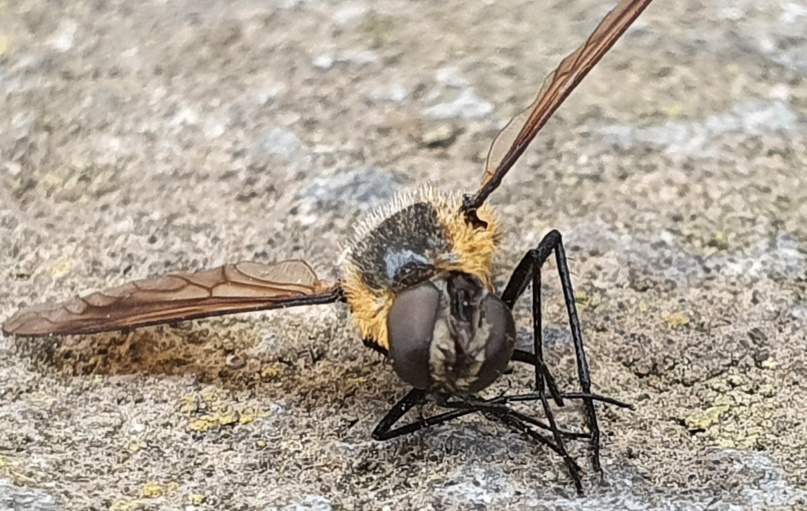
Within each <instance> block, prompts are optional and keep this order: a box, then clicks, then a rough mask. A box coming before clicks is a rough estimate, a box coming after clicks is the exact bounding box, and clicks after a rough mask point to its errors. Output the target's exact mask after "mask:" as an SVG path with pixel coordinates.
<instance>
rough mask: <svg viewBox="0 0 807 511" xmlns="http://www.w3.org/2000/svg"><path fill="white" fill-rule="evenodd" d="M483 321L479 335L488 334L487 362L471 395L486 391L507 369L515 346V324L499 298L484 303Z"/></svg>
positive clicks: (486, 340)
mask: <svg viewBox="0 0 807 511" xmlns="http://www.w3.org/2000/svg"><path fill="white" fill-rule="evenodd" d="M481 309H482V317H481V322H480V325H479V328H478V329H477V335H483V333H487V339H485V361H484V362H483V363H482V367H480V368H479V373H478V377H477V380H476V382H475V383H474V385H473V388H472V389H471V391H472V392H476V391H479V390H481V389H484V388H485V387H487V386H488V385H490V384H491V383H493V382H494V381H495V380H496V379H497V378H498V377H499V376H500V375H501V374H502V373H503V372H504V370H505V369H507V364H508V362H509V361H510V357H512V356H513V349H514V348H515V345H516V323H515V321H514V320H513V313H512V312H510V309H508V308H507V306H506V305H505V304H504V302H502V301H501V300H500V299H499V297H497V296H496V295H493V294H488V295H487V296H485V298H484V299H483V300H482V307H481Z"/></svg>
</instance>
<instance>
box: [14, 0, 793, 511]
mask: <svg viewBox="0 0 807 511" xmlns="http://www.w3.org/2000/svg"><path fill="white" fill-rule="evenodd" d="M611 4H612V2H610V1H594V0H575V1H542V2H534V1H530V2H528V1H521V0H514V1H498V2H495V1H487V2H466V1H460V0H449V1H446V2H408V1H404V0H385V1H383V2H381V1H379V2H369V1H368V2H350V1H348V2H324V1H314V0H310V1H306V0H299V1H294V0H269V1H258V0H243V1H223V0H211V1H207V2H198V1H193V0H175V1H172V2H157V1H154V2H129V1H124V0H118V1H109V2H90V1H79V0H77V1H72V2H62V3H54V2H46V1H45V0H15V1H5V2H0V239H1V240H2V243H0V283H1V284H0V318H5V317H7V316H8V315H10V314H12V313H13V312H14V311H15V310H16V309H17V307H18V306H21V305H25V304H30V303H33V302H39V301H42V300H60V299H64V298H67V297H69V296H71V295H73V294H74V293H78V292H82V291H85V290H90V289H96V288H101V287H107V286H110V285H115V284H119V283H122V282H124V281H126V280H128V279H132V278H135V277H143V276H147V275H155V274H158V273H161V272H164V271H168V270H178V269H198V268H202V267H208V266H212V265H217V264H221V263H224V262H228V261H237V260H241V259H257V260H260V261H268V260H273V259H282V258H289V257H301V256H302V257H306V258H309V259H310V260H311V261H312V262H313V264H314V266H315V267H316V268H317V270H318V271H319V272H320V273H321V275H323V276H327V277H331V276H333V275H334V273H333V268H334V261H335V259H336V256H337V254H338V251H339V249H340V247H341V244H340V243H341V241H342V240H344V239H345V238H346V237H347V236H348V234H349V232H350V229H351V226H352V225H353V224H354V223H355V221H356V218H357V216H356V215H358V214H362V213H364V212H366V211H367V209H368V207H369V206H370V204H369V203H370V202H372V201H379V200H385V199H386V198H388V197H390V196H391V195H392V194H394V193H396V192H398V191H399V190H401V189H405V188H407V187H411V186H416V185H417V184H418V183H423V182H427V181H430V182H432V183H434V184H435V186H437V187H440V188H443V189H447V190H458V191H465V190H471V189H472V188H473V186H474V184H475V183H476V182H477V180H478V178H479V176H480V175H481V165H482V160H483V159H484V155H485V153H486V150H487V147H488V145H489V142H490V140H491V139H492V137H493V136H494V134H495V133H496V131H497V129H498V128H500V127H501V126H502V125H503V124H504V122H506V120H507V119H508V118H509V117H510V116H512V115H513V114H515V113H516V112H517V111H518V110H519V109H520V108H523V106H525V105H526V104H528V103H529V102H530V100H531V99H532V97H533V96H534V94H535V92H536V90H537V88H538V87H539V85H540V83H541V80H542V78H543V76H544V75H545V74H546V73H547V72H548V71H549V70H550V68H551V67H552V66H554V65H555V64H556V63H557V62H558V61H559V59H560V58H561V57H562V56H564V55H565V54H566V53H568V52H569V51H571V50H572V49H573V48H574V47H575V46H576V45H577V44H578V43H579V42H580V41H581V40H582V39H583V38H584V37H585V35H586V34H587V33H588V32H589V31H590V30H591V28H592V27H593V26H594V24H595V23H596V21H597V20H599V19H600V18H601V17H602V16H603V15H604V14H605V12H606V11H607V10H608V9H609V8H610V7H611ZM805 34H807V4H805V3H804V1H803V0H796V1H793V0H774V1H767V2H758V1H752V0H739V1H736V0H731V1H729V0H713V1H711V2H698V1H696V0H683V1H680V2H656V4H655V5H652V6H651V7H650V8H649V10H648V12H647V13H645V15H643V17H642V18H641V19H640V20H639V22H638V23H637V24H636V27H635V28H634V29H633V30H632V31H631V32H630V33H629V34H628V35H627V36H626V38H625V39H624V40H623V41H622V42H620V43H619V44H618V45H617V47H616V48H615V49H614V50H613V51H612V52H611V54H610V55H608V56H607V57H606V58H605V60H604V62H603V63H602V64H601V65H600V66H599V68H598V69H596V70H595V71H594V72H593V73H592V75H591V76H590V77H589V78H588V80H587V81H586V82H585V83H584V84H583V86H581V87H580V88H579V90H578V91H577V92H575V94H574V95H573V96H572V97H571V98H570V101H569V102H568V104H567V105H565V106H564V107H563V108H562V109H561V111H560V112H559V113H558V115H557V116H556V118H555V119H554V120H553V121H552V122H551V123H550V124H549V125H548V126H547V127H546V129H545V130H544V132H543V133H542V134H541V136H540V137H539V138H538V139H537V140H536V141H535V143H534V144H533V146H532V147H531V149H530V150H529V151H528V152H527V154H526V155H525V156H524V158H523V159H522V162H521V163H520V165H519V166H518V167H517V168H516V170H514V171H513V173H512V174H511V175H510V176H508V178H507V179H506V181H505V183H504V185H503V186H502V188H501V189H500V190H499V191H497V192H496V193H495V194H494V196H493V198H492V201H493V203H494V204H495V205H498V206H499V211H500V214H501V217H502V223H503V226H504V230H505V233H506V235H505V237H504V240H503V246H502V250H501V252H500V254H499V257H498V259H497V268H498V270H497V275H499V279H498V283H499V284H501V283H503V282H504V281H505V279H506V276H507V274H508V269H510V268H512V266H513V265H514V264H515V263H516V262H517V260H518V259H519V257H520V256H521V254H522V253H523V251H524V250H525V249H526V248H527V247H529V246H531V245H534V244H535V243H537V241H538V239H539V238H540V236H541V234H542V233H544V232H546V231H547V230H548V229H549V228H552V227H555V228H558V229H560V230H561V231H562V232H563V233H564V234H565V239H566V243H567V247H568V248H567V249H568V252H569V256H570V258H571V261H570V265H571V267H572V269H573V272H574V282H575V284H576V286H577V291H578V301H579V302H580V305H581V308H582V319H583V322H584V329H585V334H586V338H587V343H588V350H589V355H590V358H591V366H592V372H593V375H594V381H595V387H596V389H597V391H599V392H601V393H604V394H609V395H612V396H615V397H618V398H620V399H624V400H627V401H630V402H633V403H635V404H636V405H637V406H638V409H637V411H636V412H634V413H628V412H622V411H618V410H613V409H609V410H605V409H603V413H602V416H603V419H602V422H603V423H602V426H603V428H604V430H605V432H606V434H605V438H604V445H605V448H604V452H603V456H604V465H605V480H606V482H605V484H603V485H600V484H598V482H597V481H596V479H595V478H594V477H591V476H589V477H587V479H586V481H585V483H586V487H587V490H588V494H587V496H586V497H585V498H576V497H575V496H574V492H573V490H572V487H571V485H570V482H569V480H568V477H567V476H566V472H565V470H564V468H563V464H562V463H561V462H560V460H559V459H558V458H557V457H556V456H554V455H552V454H551V453H549V452H547V451H546V450H544V449H541V448H539V447H536V446H533V445H532V444H530V443H528V442H527V441H525V440H524V439H523V438H522V437H520V436H519V435H517V434H515V433H512V432H510V431H506V430H503V429H502V428H501V427H500V426H498V425H495V424H491V423H488V422H487V421H485V420H484V419H483V418H482V417H471V418H468V419H467V420H465V421H460V422H457V423H454V424H451V425H446V426H443V427H440V428H437V429H435V430H433V431H427V432H423V433H421V434H417V435H413V436H411V437H409V438H405V439H401V440H397V441H391V442H388V443H377V442H373V441H371V440H370V439H369V435H370V431H371V430H372V428H373V426H374V424H375V422H376V421H377V420H378V419H379V418H380V417H381V416H382V415H383V414H384V413H385V411H386V410H387V407H388V406H389V405H390V404H391V403H393V402H394V401H395V400H396V399H398V398H399V397H400V396H401V395H402V394H403V393H404V392H405V387H404V386H403V384H402V383H401V382H400V381H398V380H397V379H396V377H395V376H394V374H393V373H392V371H391V369H390V368H389V366H388V365H387V364H386V363H384V361H383V360H381V359H380V358H379V357H378V356H376V355H374V354H373V353H372V352H370V351H369V350H367V349H365V348H364V347H363V346H362V345H361V343H360V342H359V341H358V339H357V338H356V334H355V332H354V331H353V329H352V327H350V326H349V323H347V311H346V310H345V309H344V308H343V307H339V306H326V307H319V308H312V309H307V310H294V311H288V312H282V313H266V314H254V315H247V316H239V317H228V318H221V319H216V320H210V321H200V322H197V323H193V324H187V325H181V327H180V328H170V327H162V328H151V329H145V330H142V331H138V332H135V333H132V334H130V335H119V334H109V335H96V336H85V337H74V338H66V339H54V340H21V339H18V340H15V339H11V338H3V339H0V355H1V356H0V507H2V508H3V509H65V510H80V509H81V510H85V509H113V510H119V511H122V510H133V509H143V510H150V509H155V510H156V509H160V510H174V509H183V510H205V509H229V510H253V509H255V510H268V509H282V510H302V509H310V510H314V509H316V510H327V509H415V508H419V509H452V508H461V509H486V508H491V509H494V508H495V509H501V508H504V507H510V508H513V509H568V510H583V509H606V510H609V509H614V510H616V509H626V508H630V509H665V510H666V509H710V510H739V509H804V508H805V507H804V506H807V493H806V492H805V490H803V488H804V487H805V483H807V466H805V459H807V419H805V417H807V414H806V413H805V410H807V397H806V396H807V394H806V393H805V392H803V386H804V384H803V379H804V377H805V374H806V373H807V354H806V353H807V352H806V351H805V345H806V344H805V343H806V342H807V340H806V339H805V328H807V265H806V263H805V258H806V257H807V227H805V226H807V144H806V143H805V141H806V140H807V83H805V74H807V39H806V38H805ZM435 140H436V142H435ZM363 175H366V176H367V181H366V182H365V181H363V179H362V176H363ZM555 280H556V279H553V278H548V277H547V278H546V279H545V281H546V283H547V284H546V290H545V291H546V293H547V297H548V302H547V305H546V316H547V320H548V328H549V330H548V332H549V338H550V340H551V341H552V342H551V343H550V346H549V348H548V356H549V358H550V360H551V362H552V364H553V366H554V367H555V368H556V371H557V373H558V374H559V375H561V376H560V378H561V380H562V381H563V382H564V385H568V384H569V382H570V380H571V379H572V375H573V374H574V372H573V365H572V358H571V356H570V349H571V346H570V343H569V337H568V335H566V333H565V331H564V329H563V324H564V316H563V309H562V305H561V301H560V295H559V290H558V287H557V285H556V282H555ZM518 310H519V321H520V323H519V324H520V328H521V329H522V330H523V331H524V334H522V339H523V340H525V341H527V340H528V339H529V336H528V335H527V333H528V330H529V322H528V319H527V314H528V310H527V308H526V306H524V305H523V304H522V306H520V307H519V309H518ZM529 377H530V371H529V370H528V369H526V368H523V367H516V368H515V370H514V372H513V374H511V375H509V376H507V377H505V378H504V380H503V381H502V382H501V383H500V384H499V385H498V386H497V387H496V389H494V391H505V390H508V388H509V389H511V390H515V391H517V390H525V389H527V388H528V386H529V382H530V378H529ZM563 419H564V421H569V422H572V421H579V416H578V415H577V413H575V412H574V411H570V412H568V413H564V414H563ZM574 453H575V455H577V456H581V459H583V458H582V456H583V455H584V449H583V448H582V447H580V448H576V449H575V450H574Z"/></svg>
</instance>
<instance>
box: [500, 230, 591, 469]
mask: <svg viewBox="0 0 807 511" xmlns="http://www.w3.org/2000/svg"><path fill="white" fill-rule="evenodd" d="M552 252H554V253H555V261H556V263H557V267H558V275H559V276H560V284H561V288H562V289H563V299H564V302H565V303H566V311H567V313H568V315H569V328H570V329H571V332H572V341H573V342H574V350H575V357H576V359H577V377H578V380H579V381H580V388H581V390H582V393H583V394H585V395H590V394H591V374H590V371H589V367H588V361H587V360H586V353H585V349H584V348H583V333H582V329H581V328H580V318H579V316H578V315H577V306H576V304H575V301H574V290H573V288H572V281H571V278H570V274H569V267H568V265H567V264H566V251H565V250H564V248H563V241H562V239H561V235H560V232H558V231H557V230H552V231H550V232H549V233H548V234H547V235H546V236H544V237H543V239H542V240H541V241H540V242H539V243H538V246H537V247H535V248H534V249H531V250H530V251H529V252H527V254H526V255H525V256H524V258H522V259H521V262H520V263H519V264H518V266H517V267H516V269H515V270H514V271H513V275H512V276H511V277H510V281H509V282H508V283H507V287H506V288H505V290H504V292H503V293H502V301H503V302H504V303H505V304H506V305H507V306H508V307H510V308H512V307H513V305H514V304H515V302H516V300H517V299H518V298H519V297H520V296H521V295H522V294H523V293H524V290H525V289H526V288H527V284H528V283H530V281H531V282H532V285H533V289H532V319H533V342H534V346H535V377H536V390H538V392H539V393H540V392H542V391H543V389H544V382H546V381H547V376H546V375H547V374H549V370H548V368H546V364H545V363H544V360H543V345H542V340H543V339H542V328H541V278H540V274H541V266H543V264H544V263H545V262H546V260H547V259H548V258H549V256H550V255H551V254H552ZM553 397H554V396H553ZM582 399H583V402H584V404H585V407H586V419H587V422H588V425H589V428H590V430H591V450H592V465H593V466H594V470H595V471H597V472H598V473H600V474H601V473H602V466H601V464H600V428H599V426H598V424H597V414H596V411H595V410H594V401H593V400H592V399H591V398H590V397H583V398H582ZM553 418H554V417H553ZM547 419H549V418H548V417H547Z"/></svg>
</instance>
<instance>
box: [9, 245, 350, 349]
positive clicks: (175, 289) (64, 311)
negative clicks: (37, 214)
mask: <svg viewBox="0 0 807 511" xmlns="http://www.w3.org/2000/svg"><path fill="white" fill-rule="evenodd" d="M339 297H340V294H339V287H338V285H337V284H335V283H330V284H329V283H326V282H323V281H321V280H319V279H318V278H317V276H316V274H315V273H314V270H313V269H312V268H311V267H310V266H309V265H308V264H307V263H306V262H305V261H300V260H288V261H281V262H277V263H273V264H262V263H256V262H252V261H243V262H240V263H236V264H227V265H224V266H219V267H218V268H214V269H210V270H201V271H198V272H192V273H172V274H168V275H163V276H161V277H155V278H151V279H144V280H138V281H134V282H129V283H127V284H123V285H122V286H119V287H114V288H111V289H107V290H104V291H99V292H95V293H92V294H90V295H87V296H84V297H81V298H75V299H73V300H70V301H67V302H64V303H61V304H57V305H38V306H33V307H28V308H25V309H22V310H20V311H19V312H17V313H16V314H14V315H13V316H11V317H10V318H9V319H8V320H7V321H6V322H5V323H4V324H3V332H5V333H6V334H12V335H21V336H41V335H51V334H89V333H95V332H104V331H110V330H122V329H128V328H135V327H142V326H147V325H156V324H160V323H171V322H175V321H181V320H187V319H198V318H204V317H208V316H219V315H224V314H235V313H239V312H249V311H258V310H267V309H273V308H277V307H292V306H295V305H312V304H318V303H330V302H335V301H337V300H338V299H339Z"/></svg>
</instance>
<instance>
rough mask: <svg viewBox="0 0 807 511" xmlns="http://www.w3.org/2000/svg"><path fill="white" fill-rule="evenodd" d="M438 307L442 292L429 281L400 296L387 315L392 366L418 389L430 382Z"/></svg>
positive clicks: (425, 386) (403, 378)
mask: <svg viewBox="0 0 807 511" xmlns="http://www.w3.org/2000/svg"><path fill="white" fill-rule="evenodd" d="M439 308H440V292H439V291H438V290H437V288H436V287H434V286H433V285H432V284H431V283H429V282H426V283H423V284H420V285H418V286H415V287H412V288H409V289H407V290H405V291H403V292H401V293H399V294H398V296H397V297H396V298H395V302H394V303H393V304H392V308H391V309H390V311H389V316H387V332H389V356H390V358H391V359H392V367H393V369H395V372H396V373H397V374H398V376H399V377H400V378H401V379H402V380H404V381H405V382H407V383H408V384H410V385H412V386H413V387H415V388H417V389H425V388H427V387H428V386H429V384H430V383H431V376H430V373H431V370H430V367H429V353H430V350H431V343H432V336H433V334H434V325H435V323H436V321H437V312H438V310H439Z"/></svg>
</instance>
